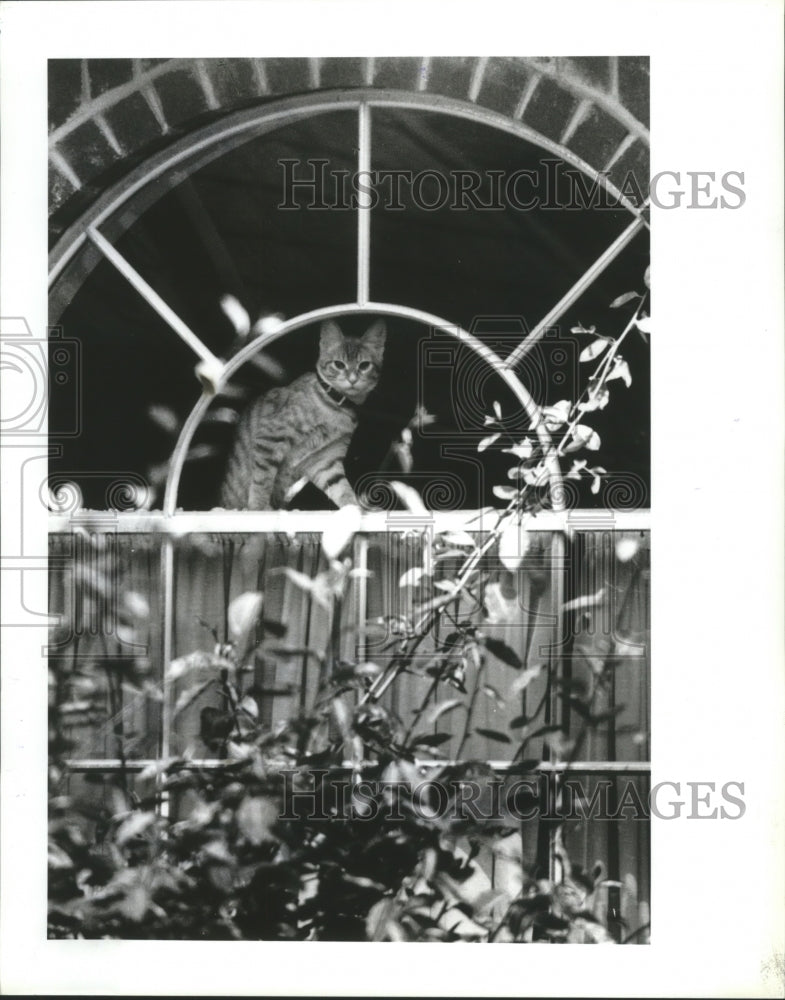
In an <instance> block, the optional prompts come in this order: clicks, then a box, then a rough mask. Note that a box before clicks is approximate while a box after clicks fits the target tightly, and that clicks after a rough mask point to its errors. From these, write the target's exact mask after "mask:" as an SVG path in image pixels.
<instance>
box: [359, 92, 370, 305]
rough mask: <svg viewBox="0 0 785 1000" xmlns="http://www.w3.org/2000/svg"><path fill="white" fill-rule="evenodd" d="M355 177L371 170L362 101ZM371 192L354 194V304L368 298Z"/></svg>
mask: <svg viewBox="0 0 785 1000" xmlns="http://www.w3.org/2000/svg"><path fill="white" fill-rule="evenodd" d="M357 115H358V135H357V177H358V178H365V179H366V180H367V179H368V175H369V172H370V169H371V109H370V106H369V105H368V104H367V102H365V101H363V102H361V104H360V106H359V108H358V111H357ZM371 204H372V202H371V192H370V190H368V191H366V190H362V189H361V190H360V191H359V192H358V194H357V305H358V306H360V307H363V306H366V305H367V304H368V300H369V298H370V272H371V259H370V258H371Z"/></svg>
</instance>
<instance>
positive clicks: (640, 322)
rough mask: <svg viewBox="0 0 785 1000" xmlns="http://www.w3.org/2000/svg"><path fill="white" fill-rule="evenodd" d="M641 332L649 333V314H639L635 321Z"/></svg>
mask: <svg viewBox="0 0 785 1000" xmlns="http://www.w3.org/2000/svg"><path fill="white" fill-rule="evenodd" d="M635 325H636V326H637V327H638V329H639V330H640V332H641V333H651V316H641V317H640V318H639V319H637V320H636V321H635Z"/></svg>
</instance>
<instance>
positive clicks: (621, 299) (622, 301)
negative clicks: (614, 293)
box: [610, 292, 640, 309]
mask: <svg viewBox="0 0 785 1000" xmlns="http://www.w3.org/2000/svg"><path fill="white" fill-rule="evenodd" d="M639 298H640V295H639V294H638V293H637V292H625V293H624V295H619V296H618V298H615V299H614V300H613V302H611V306H610V307H611V309H618V308H619V306H623V305H626V304H627V303H628V302H632V300H633V299H639Z"/></svg>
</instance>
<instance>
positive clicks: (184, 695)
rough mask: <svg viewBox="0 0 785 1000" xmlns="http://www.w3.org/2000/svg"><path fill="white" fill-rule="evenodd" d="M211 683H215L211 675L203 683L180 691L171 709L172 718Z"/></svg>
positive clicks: (182, 710)
mask: <svg viewBox="0 0 785 1000" xmlns="http://www.w3.org/2000/svg"><path fill="white" fill-rule="evenodd" d="M213 684H215V678H214V677H211V678H210V680H209V681H205V682H204V683H203V684H197V685H196V686H195V687H192V688H188V689H187V690H185V691H181V692H180V695H179V697H178V699H177V702H176V703H175V706H174V708H173V709H172V718H174V719H176V718H177V716H178V715H179V714H180V713H181V712H184V711H185V709H186V708H188V706H189V705H192V704H193V703H194V702H195V701H196V699H197V698H198V697H199V695H200V694H202V693H203V692H205V691H206V690H207V689H208V688H209V687H210V686H211V685H213Z"/></svg>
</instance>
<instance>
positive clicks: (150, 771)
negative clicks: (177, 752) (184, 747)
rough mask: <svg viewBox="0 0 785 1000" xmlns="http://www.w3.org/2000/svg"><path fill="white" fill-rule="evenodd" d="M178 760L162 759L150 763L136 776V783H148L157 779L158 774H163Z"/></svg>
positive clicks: (173, 758)
mask: <svg viewBox="0 0 785 1000" xmlns="http://www.w3.org/2000/svg"><path fill="white" fill-rule="evenodd" d="M179 759H180V758H178V757H164V758H163V759H162V760H154V761H151V762H150V763H149V764H148V765H147V766H146V767H143V768H142V770H141V771H140V772H139V774H137V776H136V781H149V780H150V778H157V777H158V775H159V774H163V773H164V772H165V771H167V770H168V769H169V768H170V767H171V766H172V764H174V762H175V761H176V760H179Z"/></svg>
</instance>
